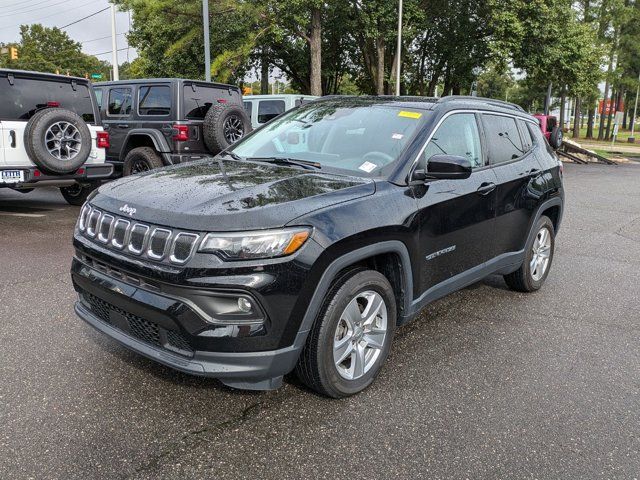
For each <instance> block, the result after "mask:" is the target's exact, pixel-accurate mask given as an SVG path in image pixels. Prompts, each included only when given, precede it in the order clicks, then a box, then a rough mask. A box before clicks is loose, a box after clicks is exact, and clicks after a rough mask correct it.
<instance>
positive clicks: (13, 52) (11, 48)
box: [9, 47, 18, 60]
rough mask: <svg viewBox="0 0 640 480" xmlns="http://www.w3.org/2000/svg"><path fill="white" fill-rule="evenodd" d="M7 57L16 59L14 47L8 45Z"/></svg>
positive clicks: (16, 51) (16, 50)
mask: <svg viewBox="0 0 640 480" xmlns="http://www.w3.org/2000/svg"><path fill="white" fill-rule="evenodd" d="M9 58H10V59H11V60H17V59H18V49H17V48H16V47H9Z"/></svg>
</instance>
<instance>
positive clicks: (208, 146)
mask: <svg viewBox="0 0 640 480" xmlns="http://www.w3.org/2000/svg"><path fill="white" fill-rule="evenodd" d="M94 88H95V92H96V95H97V97H98V103H99V104H100V112H101V115H102V121H103V123H104V126H105V129H107V131H108V132H109V133H110V135H111V143H110V146H109V148H108V149H107V160H108V161H109V162H112V163H113V164H114V165H115V166H116V170H117V172H122V174H123V175H131V174H134V173H139V172H144V171H147V170H151V169H154V168H159V167H162V166H165V165H172V164H175V163H182V162H185V161H188V160H193V159H197V158H202V157H203V155H209V154H217V153H218V152H220V151H221V150H223V149H225V148H227V147H228V146H229V145H231V144H232V143H233V142H235V141H237V140H239V139H240V138H242V136H243V135H244V134H245V133H247V132H249V131H250V130H251V124H250V122H249V118H248V117H247V115H246V113H245V112H244V110H243V108H242V94H241V92H240V89H239V88H238V87H234V86H232V85H225V84H222V83H207V82H202V81H197V80H184V79H178V78H158V79H145V80H123V81H118V82H100V83H96V84H95V86H94Z"/></svg>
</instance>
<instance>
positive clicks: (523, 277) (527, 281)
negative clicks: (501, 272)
mask: <svg viewBox="0 0 640 480" xmlns="http://www.w3.org/2000/svg"><path fill="white" fill-rule="evenodd" d="M543 230H546V231H547V234H548V235H549V237H548V257H547V260H548V261H547V262H546V265H544V268H543V270H542V271H540V270H536V269H534V268H533V267H532V264H533V259H534V251H535V250H536V248H537V249H538V251H540V252H541V251H542V248H541V247H536V245H538V244H539V242H540V235H541V232H542V231H543ZM533 231H534V232H535V234H534V235H533V237H532V238H531V239H530V240H529V241H528V242H527V246H526V248H525V252H526V253H525V259H524V262H523V263H522V265H521V266H520V268H519V269H518V270H516V271H515V272H513V273H510V274H508V275H505V276H504V281H505V282H506V283H507V285H508V286H509V288H511V289H512V290H516V291H518V292H534V291H536V290H539V289H540V287H542V285H543V284H544V281H545V280H546V279H547V276H548V275H549V271H550V270H551V263H552V262H553V252H554V248H555V231H554V228H553V222H552V221H551V219H550V218H549V217H547V216H545V215H543V216H541V217H540V218H539V219H538V221H537V222H536V224H535V225H534V227H533ZM546 248H547V247H545V249H546ZM538 258H544V257H540V255H538ZM540 267H541V266H540V265H538V268H540ZM532 269H533V270H534V271H532Z"/></svg>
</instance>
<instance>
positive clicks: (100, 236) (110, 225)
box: [97, 213, 115, 243]
mask: <svg viewBox="0 0 640 480" xmlns="http://www.w3.org/2000/svg"><path fill="white" fill-rule="evenodd" d="M107 218H110V219H111V221H110V222H109V232H108V233H107V236H106V238H105V237H104V236H103V235H102V226H103V225H104V221H105V219H107ZM114 220H115V217H114V216H113V215H111V214H109V213H105V214H103V215H102V217H101V218H100V223H99V225H98V230H97V233H98V237H97V238H98V241H99V242H102V243H109V239H110V238H111V233H112V231H113V221H114Z"/></svg>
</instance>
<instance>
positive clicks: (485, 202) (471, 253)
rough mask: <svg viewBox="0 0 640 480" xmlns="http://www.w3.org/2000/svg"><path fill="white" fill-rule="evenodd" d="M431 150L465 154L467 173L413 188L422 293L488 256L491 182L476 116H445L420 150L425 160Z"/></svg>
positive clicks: (493, 191) (492, 176)
mask: <svg viewBox="0 0 640 480" xmlns="http://www.w3.org/2000/svg"><path fill="white" fill-rule="evenodd" d="M437 154H447V155H457V156H462V157H466V158H468V159H469V161H470V162H471V165H472V167H473V172H472V174H471V176H470V177H469V178H467V179H464V180H432V181H428V183H427V184H426V185H425V186H424V187H423V186H418V187H416V196H417V197H418V200H417V201H418V222H419V224H420V243H421V249H422V268H421V289H422V291H423V292H427V291H428V290H429V289H433V288H434V287H436V286H437V285H438V284H440V283H441V282H444V281H445V280H449V279H453V277H455V276H456V275H461V276H462V275H463V274H464V273H465V272H468V271H469V270H471V269H473V268H474V267H481V266H482V264H483V263H485V262H486V261H488V260H490V259H491V258H493V256H494V240H495V228H494V224H495V208H496V205H495V204H496V182H497V181H496V177H495V174H494V173H493V170H491V169H490V168H488V167H487V166H486V165H485V156H484V154H483V148H482V142H481V139H480V133H479V128H478V117H477V115H476V114H474V113H454V114H452V115H450V116H448V117H446V118H445V120H444V121H443V122H442V123H441V124H440V126H439V127H438V128H437V130H436V131H435V133H434V135H433V136H432V138H431V140H430V141H429V143H428V144H427V146H426V148H425V151H424V153H423V155H425V157H426V158H427V159H428V158H430V157H431V156H433V155H437ZM453 281H455V279H454V280H453Z"/></svg>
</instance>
